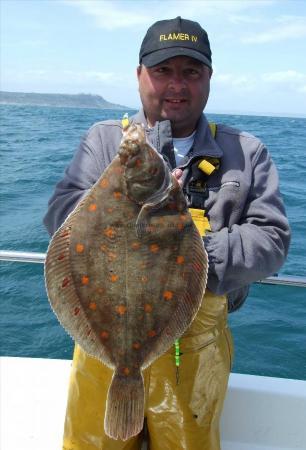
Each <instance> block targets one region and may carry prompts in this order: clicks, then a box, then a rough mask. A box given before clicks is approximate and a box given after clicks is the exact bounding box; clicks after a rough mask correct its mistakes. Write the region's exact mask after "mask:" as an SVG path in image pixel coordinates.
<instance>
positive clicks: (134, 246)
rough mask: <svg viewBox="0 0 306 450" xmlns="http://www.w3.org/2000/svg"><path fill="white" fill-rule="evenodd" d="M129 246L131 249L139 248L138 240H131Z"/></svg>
mask: <svg viewBox="0 0 306 450" xmlns="http://www.w3.org/2000/svg"><path fill="white" fill-rule="evenodd" d="M131 247H132V249H133V250H138V249H139V248H140V242H132V244H131Z"/></svg>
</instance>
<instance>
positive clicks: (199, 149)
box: [131, 109, 223, 168]
mask: <svg viewBox="0 0 306 450" xmlns="http://www.w3.org/2000/svg"><path fill="white" fill-rule="evenodd" d="M131 122H135V123H142V124H144V126H145V128H146V133H147V136H148V140H149V141H150V142H151V144H152V145H153V146H154V147H155V148H156V150H157V151H158V152H159V153H161V154H162V155H164V156H165V157H166V159H167V160H168V162H169V164H170V166H171V167H172V168H175V166H176V163H175V156H174V151H173V141H172V131H171V124H170V120H163V121H161V122H156V123H155V125H154V127H153V128H149V127H148V124H147V120H146V117H145V114H144V111H143V109H141V110H140V111H139V112H138V113H137V114H135V115H134V116H132V117H131ZM205 156H210V157H213V158H222V156H223V151H222V149H221V148H220V147H219V145H218V144H217V142H216V140H215V139H214V138H213V137H212V135H211V132H210V128H209V125H208V121H207V119H206V117H205V115H204V114H202V115H201V117H200V119H199V122H198V125H197V131H196V134H195V138H194V144H193V147H192V149H191V151H190V152H189V154H188V156H187V157H186V161H185V162H184V163H183V164H182V165H181V166H186V165H187V164H189V163H190V161H191V160H193V159H195V158H199V157H205Z"/></svg>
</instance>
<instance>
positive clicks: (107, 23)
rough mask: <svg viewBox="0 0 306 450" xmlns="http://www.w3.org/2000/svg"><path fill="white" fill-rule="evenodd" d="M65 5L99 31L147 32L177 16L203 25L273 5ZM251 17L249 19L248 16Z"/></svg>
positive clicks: (108, 0)
mask: <svg viewBox="0 0 306 450" xmlns="http://www.w3.org/2000/svg"><path fill="white" fill-rule="evenodd" d="M62 1H63V2H64V3H65V4H67V5H70V6H72V7H75V8H78V9H79V10H80V11H81V12H82V13H84V14H86V15H88V16H91V17H93V18H94V20H95V23H96V25H97V26H98V27H100V28H103V29H106V30H116V29H120V28H134V27H136V26H138V27H141V28H147V27H148V26H149V25H151V24H152V23H153V22H154V21H156V20H161V19H165V18H171V17H176V16H178V15H180V16H182V17H184V18H188V19H192V20H196V21H198V22H206V21H207V19H208V18H210V19H211V18H213V19H218V21H220V20H228V19H229V14H231V13H233V14H239V13H240V12H244V11H246V10H247V11H250V9H252V8H253V7H254V8H256V10H258V7H259V6H262V7H266V6H267V5H269V4H270V3H273V1H269V0H266V1H265V2H258V1H256V0H248V1H247V2H246V1H245V0H218V1H215V0H189V1H188V0H179V1H177V0H176V1H172V0H170V1H168V0H164V1H150V2H148V1H144V0H137V1H135V0H116V1H114V0H99V1H98V0H62ZM249 17H250V16H249Z"/></svg>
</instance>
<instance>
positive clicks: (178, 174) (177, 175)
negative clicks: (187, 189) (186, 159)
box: [172, 169, 183, 187]
mask: <svg viewBox="0 0 306 450" xmlns="http://www.w3.org/2000/svg"><path fill="white" fill-rule="evenodd" d="M172 175H174V177H175V178H176V179H177V181H178V183H179V185H180V186H181V187H183V180H182V179H181V178H182V175H183V171H182V169H174V170H173V172H172Z"/></svg>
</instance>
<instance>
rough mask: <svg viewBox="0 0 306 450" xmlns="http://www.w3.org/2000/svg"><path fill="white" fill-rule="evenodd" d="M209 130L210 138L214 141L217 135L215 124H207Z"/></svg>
mask: <svg viewBox="0 0 306 450" xmlns="http://www.w3.org/2000/svg"><path fill="white" fill-rule="evenodd" d="M208 125H209V128H210V132H211V135H212V137H213V138H214V139H215V137H216V133H217V124H216V123H214V122H209V124H208Z"/></svg>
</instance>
